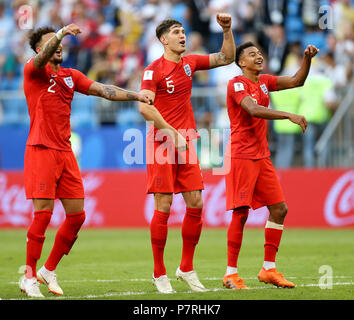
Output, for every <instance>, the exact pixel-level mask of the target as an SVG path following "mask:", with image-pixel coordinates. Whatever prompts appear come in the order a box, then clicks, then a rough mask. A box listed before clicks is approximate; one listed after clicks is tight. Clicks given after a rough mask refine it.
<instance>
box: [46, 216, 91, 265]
mask: <svg viewBox="0 0 354 320" xmlns="http://www.w3.org/2000/svg"><path fill="white" fill-rule="evenodd" d="M84 221H85V211H81V212H78V213H70V214H67V215H66V219H65V220H64V222H63V224H62V225H61V226H60V228H59V229H58V231H57V234H56V236H55V241H54V246H53V249H52V251H51V252H50V254H49V257H48V260H47V261H46V263H45V265H44V266H45V268H46V269H47V270H50V271H54V270H55V269H56V267H57V265H58V263H59V261H60V260H61V258H62V257H63V256H64V254H68V253H69V252H70V250H71V247H72V246H73V244H74V242H75V241H76V239H77V238H78V233H79V230H80V228H81V226H82V224H83V223H84Z"/></svg>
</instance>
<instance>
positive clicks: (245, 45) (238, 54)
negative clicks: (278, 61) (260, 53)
mask: <svg viewBox="0 0 354 320" xmlns="http://www.w3.org/2000/svg"><path fill="white" fill-rule="evenodd" d="M255 46H256V45H255V44H254V43H253V42H251V41H248V42H245V43H242V44H241V45H239V46H238V47H237V48H236V58H235V63H236V64H237V65H238V66H239V67H240V68H241V66H240V65H239V64H238V63H239V61H240V58H241V55H242V53H243V51H245V49H247V48H249V47H255Z"/></svg>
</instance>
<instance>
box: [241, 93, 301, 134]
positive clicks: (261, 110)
mask: <svg viewBox="0 0 354 320" xmlns="http://www.w3.org/2000/svg"><path fill="white" fill-rule="evenodd" d="M241 107H242V108H243V109H244V110H245V111H246V112H247V113H249V114H250V115H251V116H252V117H256V118H262V119H267V120H281V119H288V120H290V121H291V122H293V123H295V124H297V125H299V126H300V127H301V129H302V132H305V130H306V127H307V121H306V119H305V117H304V116H301V115H297V114H293V113H289V112H285V111H278V110H272V109H268V108H265V107H263V106H259V105H258V104H256V103H255V102H254V101H253V99H252V98H251V97H250V96H247V97H245V98H243V100H242V101H241Z"/></svg>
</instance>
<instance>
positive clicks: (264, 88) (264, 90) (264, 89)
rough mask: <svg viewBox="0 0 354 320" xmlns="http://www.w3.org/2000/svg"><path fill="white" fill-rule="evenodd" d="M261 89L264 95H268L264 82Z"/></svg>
mask: <svg viewBox="0 0 354 320" xmlns="http://www.w3.org/2000/svg"><path fill="white" fill-rule="evenodd" d="M261 89H262V91H263V92H264V93H265V94H266V95H268V88H267V86H266V85H265V84H264V83H263V84H262V85H261Z"/></svg>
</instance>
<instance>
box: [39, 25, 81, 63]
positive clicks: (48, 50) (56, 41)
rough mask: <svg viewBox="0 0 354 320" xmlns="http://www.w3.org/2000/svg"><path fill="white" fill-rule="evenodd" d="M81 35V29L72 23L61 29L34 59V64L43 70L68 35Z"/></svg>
mask: <svg viewBox="0 0 354 320" xmlns="http://www.w3.org/2000/svg"><path fill="white" fill-rule="evenodd" d="M79 33H81V30H80V28H79V27H78V26H77V25H76V24H74V23H72V24H69V25H68V26H65V27H63V28H62V29H60V30H59V31H58V32H57V33H56V34H55V35H54V36H53V37H51V38H50V39H49V40H48V41H47V42H46V43H45V44H44V46H43V49H39V52H38V54H37V55H36V56H35V57H34V59H33V64H34V66H35V67H36V68H43V67H44V66H45V65H46V64H47V63H48V61H49V59H50V58H51V57H52V56H53V54H54V52H55V51H56V50H57V49H58V47H59V45H60V42H61V40H62V39H63V38H64V37H65V36H66V35H68V34H71V35H73V36H76V35H77V34H79Z"/></svg>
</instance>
